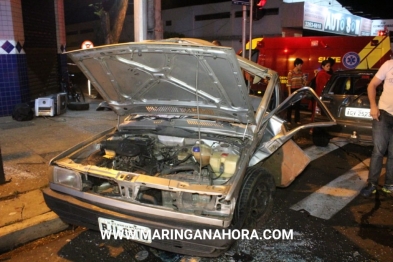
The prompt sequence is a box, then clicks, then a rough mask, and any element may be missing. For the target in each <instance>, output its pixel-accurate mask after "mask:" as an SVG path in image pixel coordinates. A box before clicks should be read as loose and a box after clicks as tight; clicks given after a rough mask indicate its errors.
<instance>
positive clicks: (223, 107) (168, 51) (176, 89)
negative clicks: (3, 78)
mask: <svg viewBox="0 0 393 262" xmlns="http://www.w3.org/2000/svg"><path fill="white" fill-rule="evenodd" d="M68 56H69V57H70V58H71V59H72V60H73V62H74V63H75V64H76V65H77V66H78V67H79V68H80V69H81V70H82V72H83V73H84V74H85V75H86V77H87V78H88V79H89V80H90V81H91V83H92V84H93V86H94V87H95V88H96V89H97V91H98V92H99V93H100V94H101V95H102V97H103V98H104V99H105V100H106V101H107V102H108V104H109V105H110V107H112V109H113V110H114V111H115V112H116V113H117V114H119V115H126V114H130V113H132V114H141V115H179V116H182V115H183V116H191V117H196V116H198V113H199V117H200V118H206V119H214V120H223V121H232V122H238V123H249V124H255V117H254V110H253V108H252V105H251V104H250V102H249V98H248V90H247V87H246V85H245V81H244V76H243V74H242V71H241V69H240V66H239V62H238V58H237V56H236V54H235V52H234V51H233V49H232V48H228V47H219V46H211V45H210V46H209V45H205V44H204V43H202V42H201V43H198V42H187V41H177V42H176V41H146V42H142V43H125V44H117V45H108V46H102V47H97V48H92V49H84V50H77V51H72V52H68Z"/></svg>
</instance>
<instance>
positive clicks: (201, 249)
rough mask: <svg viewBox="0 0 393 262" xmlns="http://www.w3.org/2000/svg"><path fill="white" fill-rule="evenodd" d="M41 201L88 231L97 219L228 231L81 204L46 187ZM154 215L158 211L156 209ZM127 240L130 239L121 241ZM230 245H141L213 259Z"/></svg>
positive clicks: (156, 242)
mask: <svg viewBox="0 0 393 262" xmlns="http://www.w3.org/2000/svg"><path fill="white" fill-rule="evenodd" d="M43 194H44V199H45V202H46V204H47V205H48V207H49V208H51V209H52V210H53V211H54V212H55V213H56V214H58V215H59V217H60V218H61V219H62V220H63V221H64V222H66V223H69V224H73V225H79V226H84V227H87V228H89V229H93V230H99V225H98V218H99V217H101V218H107V219H113V220H116V221H120V222H124V223H131V224H134V225H139V226H144V227H148V228H150V229H151V230H152V231H154V230H158V231H162V230H177V231H180V230H192V232H196V231H201V230H202V229H205V230H212V231H215V230H219V231H220V232H221V231H222V230H229V229H223V228H219V227H206V226H205V225H199V224H196V223H191V222H188V223H187V222H184V221H180V220H179V221H176V220H174V219H165V218H163V217H160V216H159V215H157V216H152V215H146V214H143V213H137V212H130V211H127V210H124V209H120V208H114V207H109V206H104V205H101V204H99V203H90V202H86V201H81V200H80V199H77V198H75V197H72V196H70V195H67V194H63V193H59V192H56V191H54V190H52V189H50V188H46V189H44V190H43ZM157 212H160V211H159V210H157ZM123 241H130V240H123ZM233 242H234V240H233V239H230V238H229V239H228V238H225V239H191V240H185V239H159V240H156V239H153V240H152V242H151V243H141V244H144V245H149V246H151V247H154V248H158V249H162V250H166V251H170V252H175V253H179V254H185V255H193V256H202V257H217V256H219V255H220V254H222V253H223V252H225V251H226V250H227V249H228V248H229V247H230V245H231V244H232V243H233Z"/></svg>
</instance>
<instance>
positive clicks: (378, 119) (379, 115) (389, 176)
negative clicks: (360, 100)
mask: <svg viewBox="0 0 393 262" xmlns="http://www.w3.org/2000/svg"><path fill="white" fill-rule="evenodd" d="M382 81H385V82H384V84H383V92H382V95H381V97H380V99H379V102H378V105H377V103H376V101H375V97H376V89H377V86H378V85H379V84H381V83H382ZM367 92H368V98H369V100H370V115H371V117H372V118H373V129H372V130H373V143H374V149H373V152H372V154H371V162H370V170H369V173H368V179H367V181H368V185H367V186H366V187H365V188H363V189H362V191H361V192H360V194H361V195H362V196H364V197H369V196H370V195H371V194H374V193H375V192H376V191H377V184H378V178H379V176H380V174H381V170H382V161H383V156H384V155H385V152H386V150H388V160H387V163H386V178H385V184H384V186H383V187H382V191H383V192H384V193H387V194H390V193H392V192H393V60H389V61H386V62H385V63H384V64H383V65H382V66H381V68H379V70H378V72H377V73H376V75H375V76H374V78H373V79H372V80H371V82H370V83H369V85H368V87H367Z"/></svg>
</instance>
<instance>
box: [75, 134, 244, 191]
mask: <svg viewBox="0 0 393 262" xmlns="http://www.w3.org/2000/svg"><path fill="white" fill-rule="evenodd" d="M226 140H228V139H226ZM241 144H242V142H241V140H240V139H233V142H232V143H228V142H227V141H226V142H220V141H219V140H208V139H201V140H199V139H190V138H179V137H170V136H160V135H128V134H121V133H117V134H116V133H115V134H113V135H112V136H110V137H109V138H107V139H105V140H103V141H101V142H100V143H98V144H97V150H96V151H95V152H93V153H91V154H90V155H89V156H88V157H87V158H86V159H84V160H83V161H82V162H81V164H84V165H95V166H97V167H104V168H108V169H114V170H119V171H126V172H133V173H138V174H143V175H149V176H155V177H163V178H167V179H174V180H179V181H183V182H187V183H191V184H202V185H219V184H223V183H225V182H226V181H228V179H230V178H231V177H232V176H233V175H234V173H235V171H236V165H237V161H238V159H239V155H240V148H241Z"/></svg>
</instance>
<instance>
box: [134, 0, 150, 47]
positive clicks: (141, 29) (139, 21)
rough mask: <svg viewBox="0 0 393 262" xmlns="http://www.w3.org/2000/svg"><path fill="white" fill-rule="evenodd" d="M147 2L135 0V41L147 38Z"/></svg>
mask: <svg viewBox="0 0 393 262" xmlns="http://www.w3.org/2000/svg"><path fill="white" fill-rule="evenodd" d="M146 17H147V2H146V0H134V41H135V42H141V41H143V40H146V39H147V19H146Z"/></svg>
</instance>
